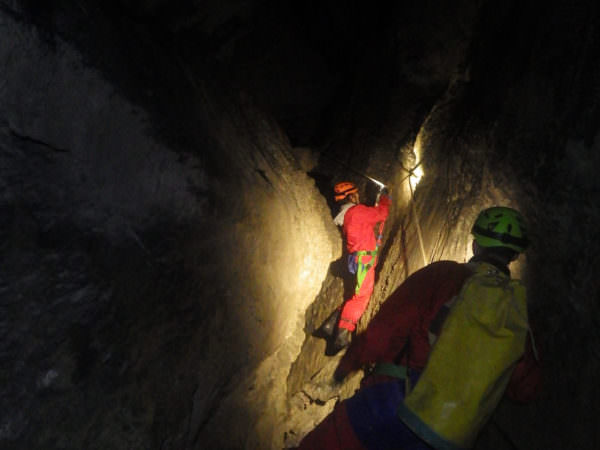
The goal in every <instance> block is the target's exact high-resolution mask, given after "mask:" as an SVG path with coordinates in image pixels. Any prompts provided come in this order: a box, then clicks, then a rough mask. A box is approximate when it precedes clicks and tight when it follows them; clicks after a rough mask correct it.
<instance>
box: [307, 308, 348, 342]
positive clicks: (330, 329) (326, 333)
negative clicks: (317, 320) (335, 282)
mask: <svg viewBox="0 0 600 450" xmlns="http://www.w3.org/2000/svg"><path fill="white" fill-rule="evenodd" d="M341 312H342V311H341V310H340V309H339V308H338V309H336V310H335V311H333V312H332V313H331V315H330V316H329V317H328V318H327V319H326V320H325V322H323V324H322V325H321V326H320V327H319V328H317V329H316V330H315V331H314V332H313V336H315V337H320V338H323V339H329V338H332V337H333V335H334V334H335V330H336V328H337V323H338V321H339V320H340V314H341Z"/></svg>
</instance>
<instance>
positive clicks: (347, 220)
mask: <svg viewBox="0 0 600 450" xmlns="http://www.w3.org/2000/svg"><path fill="white" fill-rule="evenodd" d="M389 210H390V198H389V197H388V196H387V195H382V196H381V198H380V199H379V205H377V206H366V205H362V204H360V205H356V206H353V207H352V208H350V209H349V210H348V211H347V212H346V215H345V216H344V227H343V230H344V236H345V237H346V249H347V250H348V253H354V252H356V251H359V250H375V245H376V242H377V240H376V233H378V231H377V230H375V225H377V223H378V222H383V221H385V220H386V219H387V216H388V213H389Z"/></svg>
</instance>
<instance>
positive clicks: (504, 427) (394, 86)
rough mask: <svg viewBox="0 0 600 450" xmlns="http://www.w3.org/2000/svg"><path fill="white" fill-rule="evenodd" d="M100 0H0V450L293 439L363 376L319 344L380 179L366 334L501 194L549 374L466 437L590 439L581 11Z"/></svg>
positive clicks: (591, 89) (593, 105)
mask: <svg viewBox="0 0 600 450" xmlns="http://www.w3.org/2000/svg"><path fill="white" fill-rule="evenodd" d="M105 3H107V2H97V1H94V0H83V1H80V2H77V4H76V5H74V6H73V5H67V2H52V4H48V5H46V4H45V5H41V4H37V2H31V1H9V0H6V1H0V67H2V68H3V70H2V71H1V73H0V187H1V189H0V212H1V214H0V262H1V267H2V270H1V271H0V337H1V340H0V362H1V365H0V380H1V381H2V382H1V383H0V447H2V448H11V449H12V448H14V449H28V450H29V449H65V450H66V449H82V448H85V449H102V450H107V449H123V448H128V449H161V450H167V449H172V450H181V449H190V450H191V449H203V448H223V449H225V448H227V449H265V448H271V449H282V448H291V447H293V446H295V445H297V444H298V442H300V440H301V439H302V437H303V436H304V435H305V434H306V433H307V432H309V431H310V430H311V429H312V428H313V427H314V426H315V425H316V424H317V423H319V422H320V421H321V420H322V419H323V418H324V417H325V416H326V415H327V414H328V413H329V412H330V411H331V410H332V409H333V407H334V405H335V404H336V402H338V401H340V400H342V399H344V398H347V397H349V396H351V395H352V394H353V392H354V390H355V389H356V388H357V387H358V385H359V382H360V379H361V377H362V372H357V373H355V374H353V375H352V376H350V377H349V378H348V379H347V380H346V381H345V382H344V384H342V385H335V384H333V383H332V374H333V371H334V370H335V367H336V364H337V361H338V360H339V358H340V356H341V355H338V356H336V357H326V356H325V355H324V350H325V342H324V341H323V340H322V339H319V338H316V337H314V336H312V332H313V331H314V330H315V329H316V328H317V327H318V326H319V325H320V324H321V323H322V322H323V320H325V318H327V317H328V316H329V314H330V313H331V311H332V310H333V309H334V308H336V307H337V306H339V305H340V304H341V302H342V300H343V298H344V297H345V295H346V294H347V291H348V289H352V286H351V280H348V277H347V275H346V272H345V268H344V260H343V259H344V255H343V242H342V238H341V234H340V231H339V229H337V228H336V226H335V225H334V224H333V221H332V218H333V216H334V215H335V214H336V213H337V205H335V204H334V202H333V199H332V198H331V189H332V186H333V184H334V183H335V182H337V181H341V180H352V181H355V182H356V183H357V184H358V185H359V188H360V189H361V193H362V194H363V195H362V198H363V199H364V200H365V201H366V202H372V201H373V199H374V193H375V191H374V189H373V185H372V184H370V183H369V182H368V181H367V179H366V178H364V177H363V176H362V175H359V174H358V173H357V171H358V172H361V173H363V174H367V175H370V176H373V177H374V178H377V179H378V180H381V181H383V182H384V183H386V184H388V185H389V186H390V187H391V189H392V194H393V208H392V212H391V214H390V218H389V219H388V221H387V223H386V228H385V233H384V246H383V248H382V251H381V259H380V264H379V266H378V273H377V280H376V285H375V290H374V294H373V297H372V300H371V303H370V305H369V308H368V310H367V311H366V313H365V315H364V316H363V318H362V319H361V322H360V323H359V326H358V330H359V332H360V331H361V330H363V329H364V328H365V327H366V325H367V324H368V321H369V319H370V318H371V317H372V316H373V314H374V313H375V312H376V311H377V309H378V307H379V305H380V304H381V302H383V301H385V299H386V297H387V296H388V295H389V294H390V293H391V292H392V291H393V290H394V289H395V288H396V287H397V286H398V285H399V284H400V283H402V281H403V280H404V279H405V278H406V277H407V276H408V275H410V274H411V273H412V272H414V271H415V270H417V269H419V268H420V267H422V266H423V265H424V264H426V263H428V262H430V261H436V260H441V259H453V260H457V261H465V260H467V259H468V258H469V256H470V238H469V230H470V227H471V224H472V221H473V220H474V218H475V217H476V215H477V213H478V211H479V210H480V209H481V208H483V207H487V206H491V205H493V204H510V205H512V206H514V207H516V208H518V209H520V210H521V211H522V212H523V213H524V215H525V216H526V217H527V219H528V221H529V223H530V230H531V238H532V246H531V249H530V250H529V251H528V252H527V254H526V255H525V256H524V257H522V258H521V259H520V261H519V263H518V264H517V265H516V266H515V267H514V274H515V275H517V276H519V277H521V278H523V279H524V280H525V281H526V283H527V285H528V288H529V302H530V316H531V318H532V326H533V327H534V330H535V331H536V335H537V342H538V345H539V347H540V349H541V353H542V355H543V361H544V366H545V373H546V376H545V380H544V391H543V393H542V395H541V396H540V398H539V399H537V401H536V402H534V403H532V404H530V405H514V404H511V403H509V402H508V401H504V402H502V403H501V405H500V407H499V408H498V411H497V412H496V414H495V415H494V417H493V418H492V420H491V422H490V424H489V425H488V426H487V427H486V428H485V429H484V431H483V433H482V435H481V436H480V439H479V441H478V442H477V445H476V448H477V449H487V450H490V449H491V450H504V449H514V448H519V449H559V448H580V449H588V448H590V449H592V448H597V443H598V441H599V439H600V438H599V436H598V430H597V426H596V421H597V419H596V414H595V409H596V408H595V405H596V404H597V401H596V400H598V389H597V388H596V385H597V382H596V373H597V372H598V361H599V355H598V351H597V348H598V344H599V335H598V332H597V329H598V327H597V322H598V317H599V314H600V311H599V310H598V308H599V307H598V302H597V301H596V300H597V298H598V290H599V285H598V281H597V277H596V275H595V273H596V267H598V264H599V263H600V261H598V255H599V254H600V251H599V247H600V242H599V240H598V237H597V234H598V233H597V225H598V223H600V208H599V207H598V204H599V203H598V193H599V192H600V190H599V189H598V177H597V176H596V173H597V171H598V167H600V161H598V156H597V155H598V154H599V153H598V148H597V145H598V141H597V134H598V124H599V123H600V122H599V118H600V116H599V111H598V107H597V103H598V102H597V101H596V97H597V96H596V95H595V94H594V93H595V92H597V91H598V81H597V80H598V79H599V78H598V70H599V67H598V64H597V61H598V58H597V56H598V54H599V53H600V47H599V45H598V42H600V40H599V39H598V30H597V29H596V27H595V23H596V19H597V15H598V10H597V7H596V6H595V3H594V2H591V1H589V2H587V1H584V2H581V3H580V4H579V5H577V6H564V4H563V3H561V2H558V1H550V2H547V3H546V5H545V7H544V9H543V10H539V9H537V8H536V7H535V6H534V5H533V4H531V5H529V4H524V5H523V4H521V3H518V2H504V3H503V4H502V5H499V4H495V3H494V2H488V1H481V2H466V1H465V2H458V3H457V4H456V6H455V8H453V9H452V10H451V11H450V10H446V9H444V7H442V6H440V5H437V3H436V2H421V3H420V4H419V5H416V4H415V5H409V4H401V3H402V2H397V3H396V4H394V5H390V6H387V7H383V6H378V7H375V6H365V5H362V6H361V7H358V6H353V5H346V4H344V5H342V4H338V3H337V2H333V1H326V2H319V3H318V4H317V3H315V2H304V3H302V5H296V6H289V5H287V6H286V5H280V3H281V2H270V1H251V2H238V1H226V2H183V3H182V4H181V5H179V6H178V7H177V8H175V7H173V6H171V4H170V3H169V2H165V1H151V2H148V1H145V2H139V1H121V2H108V3H109V4H105ZM573 36H579V37H580V38H579V39H573ZM550 69H551V70H550ZM417 168H418V169H419V170H422V172H423V177H422V179H421V180H420V182H419V184H418V185H415V184H413V185H412V186H411V185H410V184H409V183H410V181H411V180H412V181H413V182H414V181H415V179H414V178H411V174H412V175H414V174H415V172H416V170H417ZM548 430H552V433H549V432H548Z"/></svg>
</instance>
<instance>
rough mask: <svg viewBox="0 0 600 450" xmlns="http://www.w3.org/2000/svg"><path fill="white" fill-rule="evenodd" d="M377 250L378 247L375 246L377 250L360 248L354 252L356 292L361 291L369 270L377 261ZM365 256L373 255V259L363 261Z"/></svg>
mask: <svg viewBox="0 0 600 450" xmlns="http://www.w3.org/2000/svg"><path fill="white" fill-rule="evenodd" d="M377 251H378V249H377V248H375V250H371V251H368V250H359V251H357V252H354V253H353V254H355V255H356V272H355V273H356V289H355V290H354V292H355V293H357V294H358V293H359V292H360V288H361V286H362V284H363V281H365V277H366V276H367V272H368V271H369V269H370V268H371V267H373V265H374V264H375V261H376V259H377ZM364 256H370V257H371V259H370V260H369V262H368V263H364V262H363V257H364Z"/></svg>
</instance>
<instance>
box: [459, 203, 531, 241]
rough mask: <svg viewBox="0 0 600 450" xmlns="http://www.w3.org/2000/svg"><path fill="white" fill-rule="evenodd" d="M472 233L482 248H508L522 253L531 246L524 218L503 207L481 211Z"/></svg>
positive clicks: (516, 212) (514, 211)
mask: <svg viewBox="0 0 600 450" xmlns="http://www.w3.org/2000/svg"><path fill="white" fill-rule="evenodd" d="M471 233H473V235H474V236H475V242H477V243H478V244H479V245H480V246H482V247H506V248H510V249H512V250H515V251H516V252H519V253H521V252H524V251H525V248H526V247H527V245H528V244H529V240H528V239H527V228H526V225H525V220H524V219H523V216H522V215H521V214H520V213H519V212H518V211H516V210H514V209H512V208H506V207H503V206H494V207H492V208H488V209H484V210H483V211H481V212H480V213H479V216H478V217H477V220H476V221H475V224H474V225H473V228H472V229H471Z"/></svg>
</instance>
